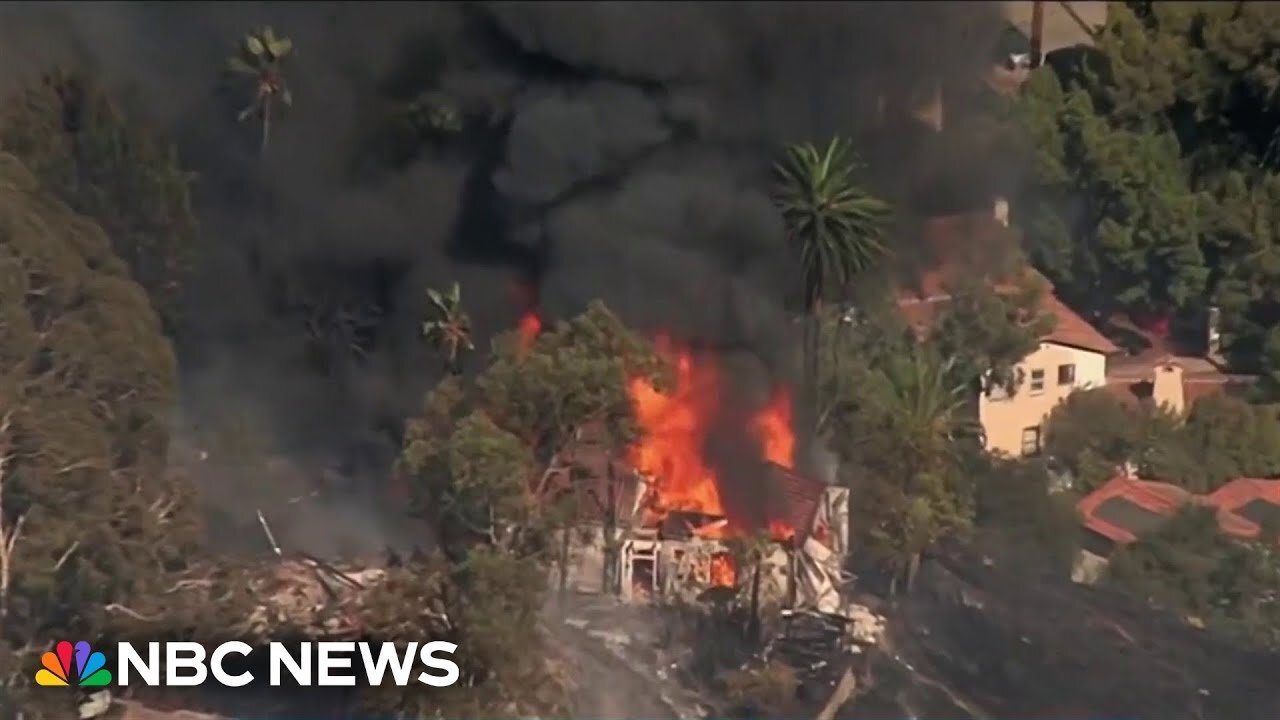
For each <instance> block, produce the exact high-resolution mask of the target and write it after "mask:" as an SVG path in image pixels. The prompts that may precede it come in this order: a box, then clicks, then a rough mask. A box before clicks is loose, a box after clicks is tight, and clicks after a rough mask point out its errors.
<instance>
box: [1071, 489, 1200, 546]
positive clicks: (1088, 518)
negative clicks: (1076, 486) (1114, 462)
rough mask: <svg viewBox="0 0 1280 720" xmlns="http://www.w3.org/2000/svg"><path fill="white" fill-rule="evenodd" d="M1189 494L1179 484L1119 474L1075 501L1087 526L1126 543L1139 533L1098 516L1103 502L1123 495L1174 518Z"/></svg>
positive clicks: (1108, 537) (1124, 497) (1153, 510)
mask: <svg viewBox="0 0 1280 720" xmlns="http://www.w3.org/2000/svg"><path fill="white" fill-rule="evenodd" d="M1189 497H1191V493H1189V492H1187V491H1186V490H1183V489H1182V488H1180V487H1178V486H1176V485H1170V484H1169V483H1162V482H1152V481H1149V480H1140V479H1138V478H1135V477H1130V476H1128V475H1117V476H1116V477H1114V478H1112V479H1111V480H1109V481H1108V482H1107V483H1106V484H1105V485H1103V486H1102V487H1100V488H1098V489H1097V490H1094V491H1093V492H1091V493H1089V494H1088V495H1086V496H1085V497H1084V498H1082V499H1081V500H1080V502H1078V503H1077V504H1076V510H1078V511H1079V512H1080V515H1081V516H1082V517H1083V519H1084V525H1085V527H1087V528H1088V529H1090V530H1092V531H1094V532H1096V533H1098V534H1099V535H1101V536H1103V537H1105V538H1107V539H1108V540H1111V541H1112V542H1114V543H1118V544H1121V545H1125V544H1128V543H1131V542H1134V541H1136V540H1137V539H1138V538H1137V535H1135V534H1134V533H1133V531H1131V530H1130V529H1128V528H1125V527H1121V526H1120V525H1117V524H1114V523H1112V522H1109V521H1107V520H1104V519H1103V518H1101V517H1099V516H1098V514H1097V513H1098V509H1099V508H1101V507H1102V505H1103V504H1104V503H1106V502H1107V501H1108V500H1111V499H1114V498H1123V499H1125V500H1128V501H1129V502H1131V503H1133V504H1134V505H1137V506H1138V507H1141V508H1143V509H1144V510H1148V511H1150V512H1153V513H1156V514H1158V515H1163V516H1165V517H1173V516H1174V514H1176V513H1177V512H1178V508H1180V507H1182V505H1183V503H1185V502H1186V501H1187V499H1188V498H1189Z"/></svg>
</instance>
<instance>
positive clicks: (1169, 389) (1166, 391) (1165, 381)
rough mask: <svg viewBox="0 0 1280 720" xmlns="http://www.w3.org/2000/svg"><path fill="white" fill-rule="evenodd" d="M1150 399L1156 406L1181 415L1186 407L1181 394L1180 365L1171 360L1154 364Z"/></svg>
mask: <svg viewBox="0 0 1280 720" xmlns="http://www.w3.org/2000/svg"><path fill="white" fill-rule="evenodd" d="M1151 400H1152V402H1154V403H1155V406H1156V407H1163V408H1165V409H1166V410H1168V411H1170V412H1172V413H1174V414H1177V415H1181V414H1182V411H1183V410H1185V409H1186V407H1185V405H1186V402H1185V399H1184V398H1183V396H1182V367H1181V366H1180V365H1178V364H1177V363H1175V362H1173V361H1166V362H1163V363H1161V364H1159V365H1157V366H1156V376H1155V377H1154V378H1152V380H1151Z"/></svg>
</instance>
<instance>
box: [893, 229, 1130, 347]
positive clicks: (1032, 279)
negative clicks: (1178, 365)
mask: <svg viewBox="0 0 1280 720" xmlns="http://www.w3.org/2000/svg"><path fill="white" fill-rule="evenodd" d="M921 235H922V246H923V247H924V248H925V252H926V253H929V254H930V255H931V256H932V257H931V258H930V260H931V264H932V265H933V267H931V268H928V269H926V270H924V271H922V272H919V273H917V274H916V277H915V282H914V283H913V284H912V286H911V287H908V288H906V289H905V290H904V291H903V292H901V293H900V294H899V296H898V307H899V309H900V311H901V312H902V315H903V317H904V319H905V320H906V321H907V322H908V323H909V324H910V325H911V326H912V328H914V329H915V331H916V333H917V334H920V335H925V334H927V333H928V331H929V330H930V329H932V327H933V325H934V324H935V323H936V322H937V321H938V317H939V315H940V314H941V313H942V310H943V309H944V308H945V307H946V305H947V303H949V302H950V301H951V300H952V295H951V288H952V286H953V285H954V284H956V283H957V282H958V281H961V280H982V281H984V282H985V283H986V284H988V285H989V286H990V287H991V288H992V289H994V290H995V291H996V292H997V293H999V294H1001V295H1013V294H1016V293H1019V292H1022V291H1023V290H1024V289H1026V288H1027V287H1028V286H1032V287H1034V286H1035V285H1039V286H1041V287H1042V288H1044V290H1043V292H1042V294H1041V297H1040V303H1039V311H1040V312H1041V313H1045V314H1048V315H1052V316H1053V317H1054V318H1056V319H1057V323H1056V326H1055V327H1054V329H1053V330H1052V331H1050V332H1049V333H1047V334H1046V335H1045V336H1044V338H1043V340H1044V341H1045V342H1052V343H1057V344H1059V345H1067V346H1070V347H1078V348H1083V349H1085V350H1093V351H1094V352H1099V353H1103V354H1111V353H1114V352H1118V351H1119V348H1118V347H1117V346H1116V344H1115V343H1113V342H1111V340H1109V339H1107V337H1106V336H1105V335H1103V334H1102V333H1100V332H1098V330H1097V329H1096V328H1095V327H1093V325H1091V324H1090V323H1089V322H1088V321H1087V320H1085V319H1084V318H1082V317H1080V315H1079V314H1077V313H1076V312H1075V311H1073V310H1072V309H1071V308H1069V307H1067V306H1066V305H1065V304H1063V302H1062V301H1061V300H1059V299H1058V298H1057V297H1056V296H1054V294H1053V286H1052V284H1051V283H1050V282H1049V281H1048V279H1046V278H1045V277H1044V276H1043V275H1041V274H1040V273H1039V272H1037V271H1035V270H1034V269H1031V268H1029V267H1027V266H1026V265H1023V264H1017V265H1015V266H1013V267H1010V268H995V267H991V266H992V265H993V264H994V261H993V260H991V258H992V257H1000V256H1011V255H1012V254H1013V253H1012V251H1013V250H1014V249H1015V248H1016V243H1017V239H1016V236H1015V235H1014V234H1013V233H1012V231H1010V230H1009V229H1008V228H1007V227H1005V226H1004V225H1002V224H1000V223H999V222H998V221H996V219H995V218H994V217H993V216H992V215H991V213H987V212H981V213H968V214H964V215H950V216H946V217H939V218H931V219H929V220H928V221H926V222H925V224H924V226H923V228H922V229H921ZM975 275H976V276H977V277H975Z"/></svg>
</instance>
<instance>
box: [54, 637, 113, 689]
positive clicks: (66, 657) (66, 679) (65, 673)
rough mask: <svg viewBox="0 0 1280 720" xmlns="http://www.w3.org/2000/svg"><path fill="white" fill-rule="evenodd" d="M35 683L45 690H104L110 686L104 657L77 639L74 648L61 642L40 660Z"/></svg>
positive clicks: (109, 672) (109, 677)
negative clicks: (58, 688)
mask: <svg viewBox="0 0 1280 720" xmlns="http://www.w3.org/2000/svg"><path fill="white" fill-rule="evenodd" d="M40 664H41V665H42V666H43V667H41V668H40V669H39V670H37V671H36V684H37V685H43V686H45V687H105V686H107V685H110V684H111V671H110V670H108V669H107V667H106V666H107V658H106V657H105V656H104V655H103V654H102V653H100V652H94V651H93V648H91V647H89V643H87V642H85V641H84V640H81V641H80V642H78V643H76V644H75V645H74V646H73V645H72V644H71V643H69V642H67V641H66V640H63V641H61V642H59V643H58V644H57V645H55V646H54V648H53V651H52V652H47V653H45V654H44V655H43V656H42V657H41V658H40Z"/></svg>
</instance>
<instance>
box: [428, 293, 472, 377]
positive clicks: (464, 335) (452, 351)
mask: <svg viewBox="0 0 1280 720" xmlns="http://www.w3.org/2000/svg"><path fill="white" fill-rule="evenodd" d="M427 297H429V298H431V307H432V312H433V313H434V315H435V317H434V319H432V320H428V321H427V322H424V323H423V324H422V334H423V336H425V337H426V338H427V340H428V342H431V343H432V344H434V345H435V346H436V349H437V350H440V351H441V352H443V353H444V354H445V364H446V366H447V367H448V369H449V372H451V373H454V374H457V373H459V372H461V370H462V368H461V365H460V363H459V362H458V356H459V354H460V352H461V351H463V350H474V349H475V345H473V344H472V343H471V318H470V317H469V316H468V315H467V313H466V312H465V311H464V310H463V309H462V289H461V288H460V287H459V286H458V283H454V284H453V287H451V288H450V289H449V291H448V292H445V293H440V292H437V291H436V290H431V289H428V290H427Z"/></svg>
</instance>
